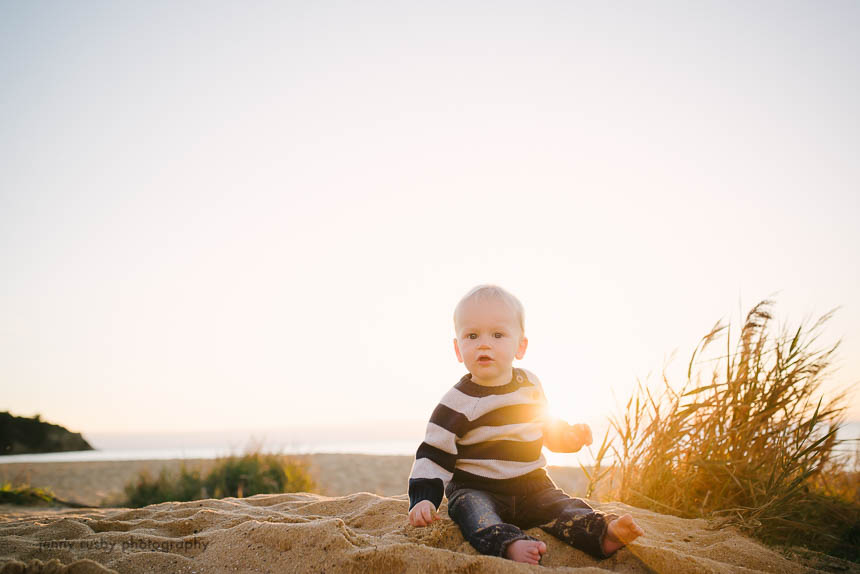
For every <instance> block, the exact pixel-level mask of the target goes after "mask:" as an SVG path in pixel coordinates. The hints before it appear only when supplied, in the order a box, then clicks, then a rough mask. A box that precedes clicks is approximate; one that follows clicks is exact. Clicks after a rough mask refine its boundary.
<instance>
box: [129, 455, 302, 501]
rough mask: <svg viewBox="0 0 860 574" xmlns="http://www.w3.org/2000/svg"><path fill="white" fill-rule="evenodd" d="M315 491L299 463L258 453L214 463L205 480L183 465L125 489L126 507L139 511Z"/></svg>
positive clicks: (142, 478)
mask: <svg viewBox="0 0 860 574" xmlns="http://www.w3.org/2000/svg"><path fill="white" fill-rule="evenodd" d="M315 489H316V485H315V483H314V481H313V479H312V478H311V476H310V474H309V472H308V470H307V468H306V466H305V465H304V464H303V463H302V462H301V461H298V460H295V459H293V458H290V457H288V456H285V455H281V454H263V453H261V452H260V451H259V450H257V451H254V452H249V453H246V454H244V455H241V456H228V457H224V458H219V459H216V461H215V466H214V467H213V468H212V469H211V470H209V472H208V473H206V475H205V476H204V474H203V473H202V471H201V470H200V469H199V468H195V467H188V466H186V465H185V464H183V465H182V466H181V467H180V469H179V473H178V474H175V473H170V472H168V471H167V470H166V469H162V470H161V472H160V473H159V475H158V476H157V477H154V476H152V475H151V474H150V473H148V472H146V471H143V472H141V473H139V474H138V476H137V478H136V479H135V480H133V481H131V482H129V483H128V484H127V485H126V486H125V495H126V502H125V504H127V505H128V506H131V507H135V508H139V507H142V506H147V505H149V504H157V503H159V502H168V501H177V502H185V501H189V500H201V499H204V498H223V497H228V496H232V497H237V498H242V497H245V496H252V495H254V494H276V493H281V492H313V491H314V490H315Z"/></svg>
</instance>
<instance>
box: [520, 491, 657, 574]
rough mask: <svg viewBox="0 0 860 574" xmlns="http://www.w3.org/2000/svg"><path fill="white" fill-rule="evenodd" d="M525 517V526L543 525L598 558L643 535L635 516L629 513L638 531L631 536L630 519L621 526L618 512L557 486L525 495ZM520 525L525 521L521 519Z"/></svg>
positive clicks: (542, 526)
mask: <svg viewBox="0 0 860 574" xmlns="http://www.w3.org/2000/svg"><path fill="white" fill-rule="evenodd" d="M522 507H523V509H524V510H523V513H522V514H523V516H522V520H523V522H525V524H526V526H528V525H530V524H534V525H540V527H541V528H542V529H543V530H545V531H546V532H549V533H550V534H552V535H553V536H555V537H556V538H559V539H561V540H563V541H565V542H567V543H568V544H570V545H571V546H573V547H574V548H579V549H580V550H583V551H585V552H588V553H589V554H591V555H592V556H595V557H597V558H606V557H608V556H610V555H611V554H613V553H614V552H615V551H616V550H618V549H619V548H621V547H622V546H623V545H624V543H626V542H630V541H631V540H632V539H633V538H636V536H639V535H640V534H642V530H641V529H639V527H638V526H636V524H635V523H634V522H632V520H633V519H632V517H629V515H626V516H625V517H624V518H625V519H629V521H630V523H631V524H632V526H633V527H635V529H637V530H638V533H636V534H635V536H632V537H631V536H629V534H631V533H632V532H628V530H630V529H629V528H621V526H625V525H626V526H630V524H627V522H624V524H623V525H622V524H621V522H620V521H618V520H617V519H618V516H617V515H615V514H605V513H603V512H601V511H599V510H595V509H593V508H591V507H590V506H589V505H588V503H586V502H585V501H584V500H581V499H579V498H571V497H570V496H568V495H567V494H566V493H565V492H564V491H562V490H559V489H558V488H547V489H545V490H542V491H540V492H537V493H535V494H532V495H529V496H527V497H525V499H524V500H523V502H522ZM518 524H522V522H519V521H518ZM610 524H613V525H614V526H615V527H616V530H617V535H614V534H613V533H614V531H612V530H611V529H610Z"/></svg>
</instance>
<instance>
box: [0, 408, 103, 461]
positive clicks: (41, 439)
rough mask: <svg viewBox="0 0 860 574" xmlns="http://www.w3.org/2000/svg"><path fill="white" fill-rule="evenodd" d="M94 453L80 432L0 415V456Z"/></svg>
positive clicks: (33, 419)
mask: <svg viewBox="0 0 860 574" xmlns="http://www.w3.org/2000/svg"><path fill="white" fill-rule="evenodd" d="M69 450H93V447H91V446H90V444H89V443H88V442H87V441H86V440H84V437H82V436H81V433H78V432H69V431H68V430H66V429H65V428H63V427H61V426H60V425H52V424H51V423H46V422H45V421H43V420H42V418H41V416H40V415H36V416H34V417H33V418H26V417H16V416H14V415H12V414H10V413H8V412H2V413H0V455H4V454H29V453H37V452H64V451H69Z"/></svg>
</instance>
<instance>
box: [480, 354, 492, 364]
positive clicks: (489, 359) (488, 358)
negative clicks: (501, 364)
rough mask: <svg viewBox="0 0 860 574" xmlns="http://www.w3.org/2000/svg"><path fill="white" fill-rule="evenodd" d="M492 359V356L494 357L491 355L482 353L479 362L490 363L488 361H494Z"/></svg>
mask: <svg viewBox="0 0 860 574" xmlns="http://www.w3.org/2000/svg"><path fill="white" fill-rule="evenodd" d="M492 360H493V358H492V357H490V356H489V355H481V356H480V357H478V362H479V363H488V362H490V361H492Z"/></svg>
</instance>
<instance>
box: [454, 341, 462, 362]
mask: <svg viewBox="0 0 860 574" xmlns="http://www.w3.org/2000/svg"><path fill="white" fill-rule="evenodd" d="M454 352H455V353H456V354H457V360H458V361H460V362H461V363H462V362H463V355H461V354H460V345H458V344H457V337H454Z"/></svg>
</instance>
